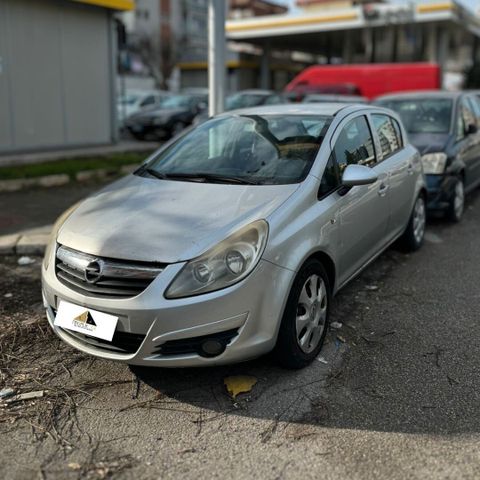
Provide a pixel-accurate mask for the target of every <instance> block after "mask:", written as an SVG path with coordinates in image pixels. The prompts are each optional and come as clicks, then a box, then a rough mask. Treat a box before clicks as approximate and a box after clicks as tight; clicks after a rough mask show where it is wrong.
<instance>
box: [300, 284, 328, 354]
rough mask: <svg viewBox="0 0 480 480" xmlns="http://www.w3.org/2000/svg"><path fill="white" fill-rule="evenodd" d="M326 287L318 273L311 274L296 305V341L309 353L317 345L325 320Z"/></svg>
mask: <svg viewBox="0 0 480 480" xmlns="http://www.w3.org/2000/svg"><path fill="white" fill-rule="evenodd" d="M327 302H328V297H327V289H326V287H325V282H324V281H323V279H322V278H321V277H320V276H319V275H311V276H310V277H308V278H307V280H306V282H305V283H304V284H303V287H302V290H301V292H300V297H299V299H298V305H297V318H296V327H297V328H296V329H297V341H298V345H299V347H300V348H301V349H302V350H303V351H304V352H305V353H310V352H312V351H313V350H315V348H316V347H317V346H318V343H319V342H320V339H321V338H322V334H323V331H324V330H325V324H326V320H327Z"/></svg>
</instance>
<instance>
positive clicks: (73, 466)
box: [68, 462, 82, 470]
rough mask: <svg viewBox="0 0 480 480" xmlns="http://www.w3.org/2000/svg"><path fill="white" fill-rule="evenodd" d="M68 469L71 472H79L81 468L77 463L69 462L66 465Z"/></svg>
mask: <svg viewBox="0 0 480 480" xmlns="http://www.w3.org/2000/svg"><path fill="white" fill-rule="evenodd" d="M68 468H71V469H72V470H80V468H82V467H81V466H80V464H79V463H77V462H71V463H69V464H68Z"/></svg>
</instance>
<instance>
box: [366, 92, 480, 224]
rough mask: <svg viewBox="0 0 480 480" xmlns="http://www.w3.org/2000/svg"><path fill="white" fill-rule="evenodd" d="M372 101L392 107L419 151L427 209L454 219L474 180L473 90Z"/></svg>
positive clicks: (479, 151) (477, 168)
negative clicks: (424, 179)
mask: <svg viewBox="0 0 480 480" xmlns="http://www.w3.org/2000/svg"><path fill="white" fill-rule="evenodd" d="M374 104H376V105H379V106H382V107H386V108H390V109H392V110H394V111H395V112H397V113H398V114H399V115H400V117H401V119H402V121H403V124H404V125H405V129H406V130H407V132H408V135H409V140H410V142H411V143H412V144H413V145H414V146H415V147H416V148H417V149H418V150H419V151H420V153H421V155H422V163H423V169H424V172H425V175H426V179H427V187H428V208H429V210H430V211H436V212H443V213H445V215H446V216H447V217H448V218H449V219H450V220H452V221H454V222H459V221H460V220H461V218H462V216H463V212H464V208H465V194H466V193H469V192H470V191H472V190H473V189H474V188H476V187H477V186H478V185H480V132H479V130H478V127H479V122H480V98H479V96H478V95H477V93H475V92H443V91H429V92H425V91H423V92H414V93H412V92H409V93H402V94H395V95H388V96H383V97H379V98H377V99H376V101H375V102H374Z"/></svg>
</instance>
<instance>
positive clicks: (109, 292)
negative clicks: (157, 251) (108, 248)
mask: <svg viewBox="0 0 480 480" xmlns="http://www.w3.org/2000/svg"><path fill="white" fill-rule="evenodd" d="M164 268H165V265H160V264H152V263H144V262H130V261H126V260H113V259H110V258H103V257H97V256H94V255H89V254H86V253H83V252H79V251H77V250H73V249H70V248H67V247H64V246H60V247H59V248H58V250H57V255H56V263H55V273H56V275H57V278H58V280H59V281H60V282H61V283H63V284H64V285H65V286H67V287H69V288H71V289H72V290H74V291H76V292H78V293H81V294H83V295H88V296H90V297H103V298H128V297H134V296H136V295H138V294H140V293H142V292H143V291H144V290H145V289H146V288H147V287H148V286H149V285H150V283H152V281H153V280H154V279H155V278H156V277H157V276H158V275H159V274H160V273H162V271H163V270H164Z"/></svg>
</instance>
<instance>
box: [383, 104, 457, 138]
mask: <svg viewBox="0 0 480 480" xmlns="http://www.w3.org/2000/svg"><path fill="white" fill-rule="evenodd" d="M380 104H381V106H382V107H386V108H390V109H392V110H394V111H395V112H397V113H398V114H399V115H400V118H401V119H402V122H403V124H404V125H405V129H406V130H407V132H408V133H448V132H449V131H450V125H451V121H452V108H453V101H452V99H450V98H425V99H421V98H419V99H408V100H407V99H406V100H387V101H383V102H380Z"/></svg>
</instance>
